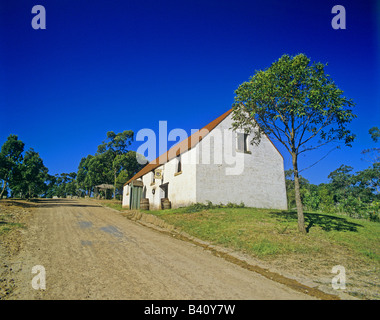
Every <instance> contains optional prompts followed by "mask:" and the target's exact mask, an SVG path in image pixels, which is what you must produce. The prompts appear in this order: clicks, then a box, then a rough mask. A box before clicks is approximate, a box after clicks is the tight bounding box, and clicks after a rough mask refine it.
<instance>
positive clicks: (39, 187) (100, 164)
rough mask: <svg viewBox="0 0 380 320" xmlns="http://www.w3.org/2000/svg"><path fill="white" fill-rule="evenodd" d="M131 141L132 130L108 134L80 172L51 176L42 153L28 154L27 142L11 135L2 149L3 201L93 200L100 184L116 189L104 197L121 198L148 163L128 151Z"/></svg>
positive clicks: (84, 160)
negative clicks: (133, 178)
mask: <svg viewBox="0 0 380 320" xmlns="http://www.w3.org/2000/svg"><path fill="white" fill-rule="evenodd" d="M132 141H133V131H130V130H129V131H128V130H127V131H123V132H121V133H117V134H116V133H114V132H113V131H110V132H107V139H106V140H105V141H103V142H102V143H101V144H100V145H99V146H98V150H97V152H96V153H95V154H93V155H88V156H87V157H84V158H82V159H81V161H80V163H79V166H78V170H77V172H69V173H60V174H55V175H51V174H49V170H48V168H47V167H46V166H45V165H44V163H43V160H42V158H41V157H40V155H39V153H38V152H36V151H35V150H34V149H33V148H30V149H29V150H27V151H25V150H24V148H25V144H24V142H22V141H21V140H19V138H18V136H17V135H14V134H11V135H9V136H8V138H7V140H6V141H5V142H4V144H3V145H2V146H1V150H0V182H1V184H0V199H1V198H3V197H12V198H33V197H41V198H52V197H60V198H66V197H68V196H78V197H85V196H89V197H91V196H93V195H94V193H95V192H96V191H97V190H96V186H97V185H100V184H110V185H112V186H113V190H112V191H113V192H109V193H105V194H103V197H106V198H111V197H113V198H120V196H121V194H122V188H123V184H124V183H125V182H126V181H128V180H129V179H130V178H131V177H132V176H133V175H134V174H136V173H137V172H138V171H140V170H141V169H142V167H143V166H144V164H142V163H144V161H145V163H146V160H145V158H144V157H143V156H142V155H140V154H136V152H135V151H132V150H129V146H130V145H131V143H132Z"/></svg>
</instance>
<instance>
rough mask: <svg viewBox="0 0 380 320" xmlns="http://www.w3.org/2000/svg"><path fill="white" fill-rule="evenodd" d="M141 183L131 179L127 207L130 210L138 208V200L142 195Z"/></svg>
mask: <svg viewBox="0 0 380 320" xmlns="http://www.w3.org/2000/svg"><path fill="white" fill-rule="evenodd" d="M142 191H143V184H142V182H141V181H132V182H131V190H130V194H129V208H130V209H132V210H138V209H140V200H141V197H142Z"/></svg>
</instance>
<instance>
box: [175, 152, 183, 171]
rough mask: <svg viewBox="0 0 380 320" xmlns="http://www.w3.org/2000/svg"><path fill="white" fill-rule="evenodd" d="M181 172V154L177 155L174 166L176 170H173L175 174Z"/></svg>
mask: <svg viewBox="0 0 380 320" xmlns="http://www.w3.org/2000/svg"><path fill="white" fill-rule="evenodd" d="M180 173H182V162H181V156H180V155H179V156H177V167H176V171H175V174H180Z"/></svg>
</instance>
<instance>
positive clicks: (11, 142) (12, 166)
mask: <svg viewBox="0 0 380 320" xmlns="http://www.w3.org/2000/svg"><path fill="white" fill-rule="evenodd" d="M24 146H25V144H24V143H23V142H22V141H21V140H19V139H18V136H17V135H14V134H11V135H9V136H8V138H7V140H6V141H5V142H4V144H3V145H2V147H1V150H0V180H2V188H1V191H0V199H1V198H2V196H3V193H4V191H5V189H6V187H7V185H8V184H9V182H10V181H11V179H12V175H15V173H16V172H17V171H18V168H19V166H20V163H21V161H22V159H23V156H22V153H23V152H24Z"/></svg>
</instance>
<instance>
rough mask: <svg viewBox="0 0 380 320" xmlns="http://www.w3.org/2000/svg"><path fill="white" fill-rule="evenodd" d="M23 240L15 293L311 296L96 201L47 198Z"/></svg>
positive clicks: (114, 296)
mask: <svg viewBox="0 0 380 320" xmlns="http://www.w3.org/2000/svg"><path fill="white" fill-rule="evenodd" d="M23 243H24V246H23V248H22V249H21V250H20V252H19V253H18V254H17V256H16V257H14V258H13V261H12V262H11V263H12V268H13V272H14V275H13V277H14V280H15V290H14V291H13V292H12V294H11V295H10V297H9V299H311V298H312V297H310V296H308V295H305V294H302V293H299V292H296V291H293V290H292V289H290V288H288V287H286V286H284V285H281V284H279V283H277V282H274V281H271V280H269V279H267V278H265V277H263V276H261V275H259V274H257V273H255V272H252V271H249V270H246V269H243V268H241V267H239V266H237V265H235V264H232V263H230V262H227V261H225V260H224V259H222V258H219V257H216V256H214V255H212V254H211V253H210V252H208V251H205V250H204V249H202V248H200V247H198V246H195V245H193V244H191V243H188V242H185V241H181V240H177V239H174V238H172V237H170V236H168V235H165V234H161V233H159V232H157V231H154V230H151V229H149V228H146V227H144V226H141V225H139V224H137V223H135V222H133V221H130V220H128V219H127V218H125V217H123V216H122V215H121V214H119V213H117V212H114V211H111V210H108V209H106V208H103V207H101V206H98V205H96V204H94V203H93V202H89V201H77V200H62V199H59V200H45V201H42V202H41V203H40V204H39V208H38V209H36V211H35V212H34V214H33V216H32V218H31V220H30V222H29V225H28V228H27V229H26V232H25V235H24V239H23ZM35 265H42V266H44V268H45V270H46V290H35V289H33V288H32V285H31V281H32V279H33V277H34V276H35V275H34V274H32V272H31V270H32V267H33V266H35Z"/></svg>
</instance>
